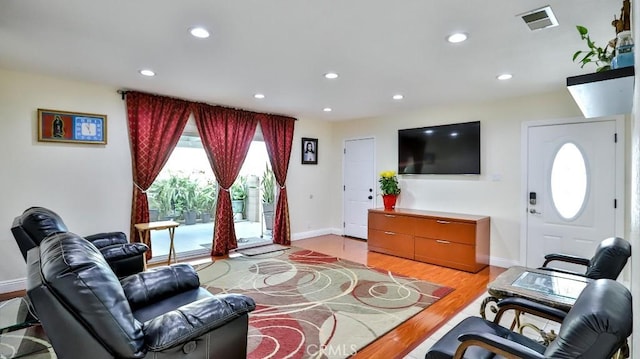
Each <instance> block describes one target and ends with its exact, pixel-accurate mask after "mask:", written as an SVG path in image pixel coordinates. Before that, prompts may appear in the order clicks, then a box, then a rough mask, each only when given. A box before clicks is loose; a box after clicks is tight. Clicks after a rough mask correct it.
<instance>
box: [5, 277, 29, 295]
mask: <svg viewBox="0 0 640 359" xmlns="http://www.w3.org/2000/svg"><path fill="white" fill-rule="evenodd" d="M26 288H27V278H17V279H10V280H5V281H0V293H11V292H18V291H24V290H25V289H26Z"/></svg>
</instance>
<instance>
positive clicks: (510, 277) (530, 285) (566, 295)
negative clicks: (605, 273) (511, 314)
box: [480, 266, 592, 344]
mask: <svg viewBox="0 0 640 359" xmlns="http://www.w3.org/2000/svg"><path fill="white" fill-rule="evenodd" d="M591 281H592V280H591V279H589V278H585V277H581V276H578V275H572V274H567V273H562V272H554V271H549V270H542V269H536V268H527V267H520V266H514V267H511V268H509V269H508V270H506V271H505V272H503V273H501V274H500V275H499V276H497V277H496V279H495V280H494V281H493V282H491V283H489V284H487V291H488V292H489V296H488V297H486V298H485V299H484V300H483V301H482V303H481V304H480V316H481V317H482V318H483V319H486V308H487V305H489V304H490V303H498V302H499V301H500V300H501V299H503V298H508V297H521V298H526V299H529V300H532V301H534V302H538V303H541V304H544V305H547V306H550V307H553V308H557V309H560V310H562V311H565V312H568V311H569V310H570V309H571V307H572V306H573V303H575V301H576V299H577V298H578V296H579V295H580V293H581V292H582V290H583V289H584V288H585V287H586V286H587V284H589V282H591ZM489 308H490V310H491V311H492V312H493V313H497V308H496V307H495V306H490V307H489ZM523 326H530V327H534V329H536V330H538V331H539V333H540V335H541V336H542V338H543V339H544V342H545V343H546V344H548V343H549V342H550V341H551V340H553V338H554V335H555V334H554V333H553V332H551V333H550V334H547V333H544V332H543V331H541V330H539V329H538V328H535V326H533V325H531V324H524V325H523V324H522V323H521V320H520V313H519V312H516V315H515V318H514V322H513V323H512V324H511V328H510V329H512V330H513V328H514V327H517V328H519V330H520V332H522V329H523Z"/></svg>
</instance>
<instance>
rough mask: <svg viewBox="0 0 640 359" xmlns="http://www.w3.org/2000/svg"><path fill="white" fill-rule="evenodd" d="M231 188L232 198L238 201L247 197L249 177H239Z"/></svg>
mask: <svg viewBox="0 0 640 359" xmlns="http://www.w3.org/2000/svg"><path fill="white" fill-rule="evenodd" d="M230 190H231V199H232V200H236V201H238V200H243V199H245V198H247V177H246V176H240V177H238V178H237V179H236V181H235V182H233V184H232V185H231V189H230Z"/></svg>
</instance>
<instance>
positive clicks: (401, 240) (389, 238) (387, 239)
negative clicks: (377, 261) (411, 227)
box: [367, 228, 413, 259]
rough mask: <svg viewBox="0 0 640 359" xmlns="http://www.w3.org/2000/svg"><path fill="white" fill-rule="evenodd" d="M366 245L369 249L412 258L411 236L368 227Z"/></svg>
mask: <svg viewBox="0 0 640 359" xmlns="http://www.w3.org/2000/svg"><path fill="white" fill-rule="evenodd" d="M368 237H369V238H368V239H367V245H368V247H369V250H370V251H374V252H380V253H385V254H391V255H394V256H398V257H402V258H408V259H413V236H411V235H408V234H402V233H394V232H391V231H380V230H377V229H371V228H369V236H368Z"/></svg>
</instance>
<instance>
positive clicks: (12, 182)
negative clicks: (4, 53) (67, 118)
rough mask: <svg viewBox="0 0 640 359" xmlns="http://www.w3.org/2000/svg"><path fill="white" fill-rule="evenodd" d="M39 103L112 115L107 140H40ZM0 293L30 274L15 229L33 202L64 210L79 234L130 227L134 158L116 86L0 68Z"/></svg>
mask: <svg viewBox="0 0 640 359" xmlns="http://www.w3.org/2000/svg"><path fill="white" fill-rule="evenodd" d="M38 108H45V109H55V110H66V111H79V112H89V113H97V114H105V115H107V125H108V137H107V141H108V144H107V145H106V146H104V145H82V144H62V143H51V142H38V141H37V110H38ZM0 124H1V125H2V131H0V153H1V154H2V157H0V164H1V168H2V174H1V175H0V191H2V206H0V223H1V224H2V225H1V228H2V232H3V234H4V235H2V236H0V253H2V261H0V292H3V291H4V292H6V291H10V290H16V289H20V288H21V287H22V286H23V284H19V285H18V288H14V287H13V284H15V281H16V279H22V278H23V277H24V276H25V263H24V260H23V258H22V256H21V254H20V252H19V250H18V247H17V245H16V244H15V241H14V239H13V236H12V235H11V231H10V227H11V223H12V221H13V218H14V217H15V216H17V215H19V214H20V213H22V211H24V210H25V209H26V208H28V207H30V206H45V207H49V208H51V209H53V210H54V211H56V212H58V214H60V215H61V216H62V217H63V218H64V220H65V223H66V224H67V226H68V227H69V229H70V230H71V231H73V232H77V233H78V234H91V233H97V232H100V231H109V230H120V231H124V232H125V233H128V231H129V230H128V228H129V213H130V207H131V188H132V187H131V159H130V154H129V140H128V135H127V127H126V126H127V125H126V117H125V105H124V102H123V101H122V100H121V98H120V96H119V95H118V94H117V93H116V89H115V88H109V87H104V86H96V85H91V84H86V83H79V82H73V81H65V80H60V79H54V78H50V77H45V76H39V75H32V74H25V73H18V72H9V71H4V70H2V69H0Z"/></svg>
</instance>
